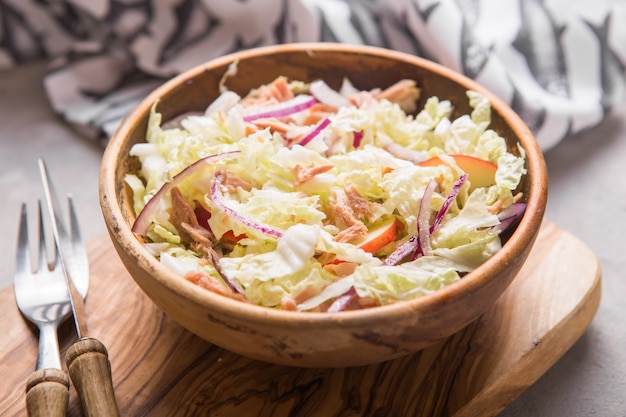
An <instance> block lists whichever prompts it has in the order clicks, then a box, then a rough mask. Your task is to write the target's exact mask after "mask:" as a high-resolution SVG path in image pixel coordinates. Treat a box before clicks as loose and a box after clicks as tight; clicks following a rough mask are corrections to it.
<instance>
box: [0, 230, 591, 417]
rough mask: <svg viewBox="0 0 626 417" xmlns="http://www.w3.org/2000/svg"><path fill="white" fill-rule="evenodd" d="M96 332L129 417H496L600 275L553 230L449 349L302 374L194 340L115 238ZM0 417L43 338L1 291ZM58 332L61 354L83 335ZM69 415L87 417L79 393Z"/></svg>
mask: <svg viewBox="0 0 626 417" xmlns="http://www.w3.org/2000/svg"><path fill="white" fill-rule="evenodd" d="M88 250H89V254H90V261H91V271H92V281H91V287H90V290H89V295H88V297H87V303H86V309H87V313H88V314H89V326H90V331H91V333H92V334H93V335H94V336H96V337H97V338H99V339H100V340H102V341H103V342H104V343H105V344H106V345H107V347H108V349H109V356H110V358H111V363H112V370H113V380H114V385H115V389H116V396H117V400H118V404H119V407H120V411H121V414H122V416H324V417H331V416H381V415H384V416H454V417H461V416H493V415H496V414H498V413H499V412H500V411H501V410H503V409H504V408H505V407H506V406H507V405H508V404H509V403H510V402H511V401H513V400H514V399H515V398H516V397H517V396H518V395H519V394H521V393H522V392H523V391H524V390H525V389H526V388H528V387H529V386H530V385H531V384H532V383H533V382H535V381H536V380H537V379H538V378H539V377H540V376H541V375H542V374H543V373H544V372H545V371H546V370H548V369H549V368H550V367H551V366H552V365H553V364H554V363H555V362H556V361H557V359H558V358H560V357H561V356H562V355H563V354H564V353H565V352H566V351H567V350H568V349H569V348H570V347H571V346H572V344H573V343H574V342H575V341H576V340H577V339H578V338H579V337H580V336H581V335H582V333H583V332H584V331H585V329H586V328H587V327H588V326H589V324H590V323H591V321H592V319H593V317H594V315H595V313H596V311H597V309H598V305H599V303H600V293H601V272H600V265H599V262H598V259H597V258H596V256H595V255H594V254H593V252H591V250H590V249H588V248H587V247H586V246H585V245H584V244H583V243H582V242H581V241H579V240H577V239H576V238H574V237H573V236H572V235H571V234H569V233H567V232H566V231H564V230H563V229H561V228H559V227H558V226H556V225H554V224H553V223H551V222H548V221H546V222H544V224H543V226H542V229H541V232H540V235H539V238H538V240H537V243H536V245H535V247H534V248H533V250H532V252H531V254H530V257H529V259H528V261H527V262H526V264H525V265H524V267H523V269H522V271H521V272H520V274H519V276H518V277H517V278H516V279H515V281H514V282H513V284H512V285H511V286H510V287H509V289H508V290H507V291H506V292H505V293H504V294H503V295H502V297H501V298H500V299H499V300H498V302H497V303H496V305H494V306H493V308H492V309H491V310H489V311H488V312H487V313H485V314H484V315H483V316H481V318H480V319H478V320H477V321H476V322H474V323H473V324H471V325H470V326H468V327H467V328H466V329H464V330H462V331H461V332H459V333H458V334H456V335H454V336H452V337H450V338H448V339H447V340H445V341H443V342H441V343H439V344H437V345H435V346H432V347H430V348H428V349H426V350H423V351H421V352H418V353H416V354H413V355H410V356H406V357H404V358H400V359H396V360H393V361H390V362H385V363H382V364H378V365H371V366H363V367H357V368H346V369H301V368H289V367H284V366H276V365H271V364H267V363H262V362H258V361H254V360H250V359H247V358H244V357H241V356H238V355H236V354H233V353H230V352H227V351H224V350H223V349H221V348H218V347H216V346H214V345H212V344H210V343H208V342H205V341H203V340H201V339H199V338H198V337H196V336H194V335H193V334H191V333H189V332H188V331H186V330H185V329H183V328H182V327H180V326H179V325H177V324H176V323H174V322H173V321H172V320H170V319H169V318H168V317H166V316H165V315H164V314H163V313H161V312H160V311H159V310H158V309H157V308H156V307H155V306H154V304H152V302H151V301H150V300H149V299H148V298H147V297H146V296H145V295H144V294H143V293H142V292H141V290H140V289H139V288H138V287H137V286H136V285H135V283H134V282H133V281H132V279H131V278H130V276H129V275H128V274H127V272H126V270H125V269H124V267H123V266H122V264H121V262H120V261H119V259H118V258H117V255H116V254H115V252H114V250H113V247H112V245H111V243H110V241H109V238H108V236H102V237H101V238H99V239H97V240H95V241H93V242H91V243H90V245H89V247H88ZM0 312H1V314H2V318H1V320H0V376H1V378H0V392H1V393H2V396H1V398H0V415H2V416H5V417H9V416H18V415H19V416H22V415H25V410H24V384H25V381H26V378H27V377H28V375H29V374H30V373H31V372H32V370H33V369H34V366H35V359H36V353H37V352H36V351H37V332H36V330H35V329H34V328H33V327H32V326H30V325H29V324H27V323H26V322H25V321H24V320H23V319H22V317H21V316H20V314H19V311H18V309H17V307H16V306H15V303H14V298H13V289H12V288H6V289H4V290H2V291H1V292H0ZM71 325H72V323H71V320H68V321H67V322H66V323H64V325H63V326H62V327H61V329H60V344H61V346H62V350H63V353H62V354H63V357H64V355H65V349H67V347H68V345H69V344H71V343H72V341H73V338H74V337H75V333H74V331H73V328H72V327H71ZM68 415H70V416H80V415H81V411H80V404H79V402H78V398H77V397H76V392H75V391H74V389H73V388H72V389H71V392H70V410H69V412H68Z"/></svg>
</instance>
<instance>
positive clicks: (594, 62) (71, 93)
mask: <svg viewBox="0 0 626 417" xmlns="http://www.w3.org/2000/svg"><path fill="white" fill-rule="evenodd" d="M623 22H626V2H623V1H621V0H593V1H590V0H246V1H243V0H56V1H55V0H0V69H2V68H11V67H14V66H16V65H19V64H20V63H22V62H25V61H29V60H33V59H36V58H42V57H43V58H47V59H49V60H50V69H49V72H48V73H47V75H46V76H45V79H44V85H45V88H46V91H47V94H48V96H49V99H50V103H51V105H52V106H53V108H54V110H55V111H57V112H58V113H59V114H61V115H62V117H63V118H64V119H65V120H66V121H67V122H68V123H70V124H72V125H73V126H75V127H76V128H78V129H79V130H80V131H81V132H82V133H83V134H84V135H85V136H87V137H89V138H92V139H94V140H98V141H100V142H101V143H103V144H104V143H106V141H107V139H108V138H109V136H110V134H111V133H112V132H113V130H114V129H115V128H116V126H117V125H118V124H119V122H120V121H121V119H122V118H123V117H124V115H126V114H127V113H128V111H129V110H130V109H132V107H133V106H135V105H136V104H137V102H138V101H139V100H140V99H141V98H142V97H144V96H145V95H146V94H147V93H148V92H149V91H150V90H152V89H153V88H155V87H156V86H157V85H158V84H160V83H162V82H163V80H165V79H168V78H170V77H172V76H174V75H176V74H178V73H180V72H181V71H184V70H186V69H188V68H190V67H192V66H195V65H198V64H201V63H202V62H204V61H207V60H210V59H212V58H215V57H218V56H220V55H224V54H226V53H229V52H233V51H236V50H241V49H247V48H252V47H257V46H262V45H270V44H278V43H289V42H309V41H327V42H343V43H348V44H369V45H375V46H382V47H386V48H390V49H396V50H400V51H404V52H408V53H411V54H415V55H420V56H423V57H425V58H429V59H431V60H433V61H436V62H439V63H441V64H443V65H446V66H448V67H450V68H452V69H454V70H457V71H459V72H462V73H464V74H465V75H467V76H469V77H471V78H473V79H475V80H477V81H478V82H479V83H481V84H483V85H484V86H486V87H487V88H489V89H490V90H491V91H493V92H494V93H495V94H497V95H498V96H500V97H501V98H502V99H504V100H505V101H506V102H508V103H509V104H510V105H511V107H512V108H513V109H514V110H516V111H517V112H518V113H519V114H520V115H521V117H522V118H523V119H524V120H525V121H526V123H527V124H528V125H529V127H530V128H531V129H532V130H533V132H534V133H535V135H536V137H537V140H538V142H539V144H540V145H541V147H542V148H543V149H544V151H545V150H548V149H551V148H552V147H554V146H555V145H556V144H557V143H558V142H559V141H561V140H562V139H563V138H565V137H567V136H570V135H571V134H573V133H576V132H579V131H581V130H583V129H587V128H589V127H592V126H594V125H596V124H598V123H599V122H600V121H601V120H603V118H604V117H606V115H607V114H608V113H609V112H610V110H611V109H612V108H614V107H616V106H617V105H620V104H621V103H622V102H623V101H624V98H625V91H626V76H625V62H626V25H623V24H622V25H620V24H619V23H623ZM0 74H1V73H0ZM0 76H1V75H0Z"/></svg>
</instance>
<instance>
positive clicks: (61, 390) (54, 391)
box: [26, 368, 70, 417]
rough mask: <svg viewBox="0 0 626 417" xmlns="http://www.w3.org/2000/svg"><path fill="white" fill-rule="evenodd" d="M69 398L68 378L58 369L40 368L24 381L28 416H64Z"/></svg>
mask: <svg viewBox="0 0 626 417" xmlns="http://www.w3.org/2000/svg"><path fill="white" fill-rule="evenodd" d="M69 398H70V380H69V378H68V377H67V374H66V373H65V372H63V371H62V370H60V369H54V368H46V369H40V370H38V371H35V372H33V373H32V374H31V375H30V377H28V380H27V381H26V409H27V410H28V415H29V417H44V416H50V417H65V415H66V414H67V404H68V401H69Z"/></svg>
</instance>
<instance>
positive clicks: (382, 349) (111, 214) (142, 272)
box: [99, 43, 547, 367]
mask: <svg viewBox="0 0 626 417" xmlns="http://www.w3.org/2000/svg"><path fill="white" fill-rule="evenodd" d="M233 61H238V66H237V75H236V76H234V77H231V78H229V80H228V83H227V85H228V87H229V88H230V89H232V90H234V91H236V92H237V93H239V94H242V95H243V94H245V93H247V92H248V91H249V90H250V89H252V88H255V87H258V86H259V85H261V84H264V83H269V82H271V81H273V80H274V79H275V78H276V77H277V76H279V75H285V76H287V77H289V78H291V79H297V80H303V81H312V80H314V79H317V78H322V79H324V80H325V81H326V82H327V83H328V84H329V85H331V86H332V87H334V88H338V87H339V85H340V83H341V81H342V79H343V78H344V77H346V76H347V77H349V78H350V80H351V81H352V82H353V83H354V84H355V86H356V87H358V88H361V89H370V88H374V87H382V88H384V87H387V86H389V85H391V84H393V83H394V82H395V81H397V80H400V79H402V78H410V79H414V80H416V81H417V84H418V86H419V87H420V88H421V90H422V94H421V97H422V100H425V99H426V98H428V97H430V96H438V97H440V98H441V99H449V100H451V102H452V103H453V105H454V112H455V113H456V114H454V115H453V117H458V116H459V115H461V114H467V113H469V112H470V111H471V109H470V108H469V106H468V103H467V101H468V100H467V97H466V91H467V90H468V89H473V90H476V91H479V92H481V93H482V94H484V95H485V96H487V97H488V98H489V99H490V100H491V103H492V106H493V109H492V124H491V127H492V128H493V129H494V130H496V131H497V132H498V133H499V134H500V135H502V136H503V137H505V138H506V140H507V142H508V147H509V149H510V150H511V151H512V152H514V153H518V150H517V145H518V144H521V146H522V147H523V148H524V149H525V151H526V155H527V167H526V168H527V170H528V173H527V175H526V176H525V178H524V180H523V181H522V184H521V185H520V191H523V193H524V201H525V202H526V203H527V204H528V206H527V210H526V212H525V214H524V216H523V218H522V219H521V221H520V223H519V225H518V227H517V229H516V230H515V231H514V232H513V233H512V235H511V237H510V238H509V240H508V241H507V242H506V243H505V244H504V246H503V248H502V249H501V250H500V251H499V252H497V253H496V254H495V255H494V256H493V257H492V258H491V259H489V260H488V261H487V262H485V263H484V264H483V265H481V266H480V267H479V268H477V269H476V270H475V271H473V272H471V273H469V274H467V275H466V276H465V277H464V278H463V279H461V280H459V281H457V282H455V283H453V284H451V285H449V286H448V287H446V288H444V289H441V290H439V291H437V292H435V293H434V294H432V295H427V296H424V297H422V298H418V299H415V300H412V301H406V302H400V303H397V304H393V305H386V306H381V307H375V308H370V309H364V310H358V311H344V312H340V313H336V314H328V313H302V312H290V311H282V310H273V309H269V308H264V307H259V306H256V305H250V304H247V303H242V302H238V301H235V300H232V299H230V298H228V297H224V296H220V295H217V294H214V293H212V292H210V291H206V290H204V289H202V288H199V287H197V286H196V285H194V284H192V283H190V282H187V281H186V280H184V279H182V278H181V277H180V276H178V275H176V274H175V273H174V272H173V271H171V270H169V269H167V268H166V267H164V266H162V265H161V264H160V263H159V262H158V260H157V259H155V258H154V257H153V256H152V255H150V254H149V253H148V251H147V250H146V249H145V248H144V247H143V246H142V243H141V242H140V241H139V240H138V239H137V237H136V236H135V235H134V234H133V233H132V232H131V225H132V223H133V221H134V219H135V215H134V213H133V210H132V196H131V192H130V190H129V189H128V188H127V187H126V186H125V183H124V176H125V174H126V173H127V172H133V171H135V170H136V169H137V163H136V162H134V161H133V159H131V158H130V157H129V150H130V148H131V146H132V145H133V144H135V143H137V142H143V141H144V137H145V133H146V125H147V120H148V114H149V110H150V106H152V104H153V103H154V101H155V100H156V99H157V98H158V99H159V100H160V103H159V107H158V109H159V111H160V112H161V113H162V114H163V120H168V119H172V118H174V117H176V116H178V115H180V114H182V113H186V112H190V111H203V110H204V109H205V108H206V107H207V105H208V104H209V103H210V102H211V101H213V100H214V99H215V98H216V97H217V96H218V94H219V93H218V84H219V82H220V79H221V78H222V76H223V75H224V72H225V71H226V70H227V68H228V66H229V64H231V63H232V62H233ZM418 104H419V105H420V107H421V105H423V102H422V103H418ZM99 186H100V204H101V206H102V211H103V214H104V219H105V222H106V225H107V228H108V231H109V234H110V236H111V239H112V241H113V244H114V246H115V249H116V250H117V253H118V254H119V257H120V258H121V260H122V262H123V263H124V265H125V266H126V268H127V269H128V271H129V273H130V275H131V276H132V277H133V279H134V280H135V281H136V282H137V284H138V285H139V286H140V287H141V288H142V290H143V291H144V292H145V293H146V294H147V295H148V296H149V297H150V298H151V299H152V301H153V302H154V303H156V305H157V306H159V307H160V308H161V309H162V310H163V311H164V312H165V313H166V314H168V315H169V316H170V317H171V318H172V319H174V320H175V321H176V322H178V323H180V324H181V325H182V326H184V327H185V328H187V329H189V330H190V331H191V332H193V333H195V334H196V335H198V336H200V337H202V338H204V339H206V340H208V341H210V342H212V343H214V344H216V345H218V346H220V347H222V348H224V349H227V350H230V351H233V352H237V353H239V354H241V355H244V356H247V357H250V358H253V359H258V360H262V361H267V362H272V363H276V364H284V365H292V366H303V367H345V366H357V365H365V364H372V363H377V362H382V361H386V360H389V359H393V358H397V357H400V356H403V355H407V354H410V353H413V352H416V351H418V350H421V349H423V348H425V347H427V346H429V345H432V344H434V343H436V342H437V341H440V340H441V339H443V338H446V337H448V336H450V335H452V334H454V333H455V332H457V331H459V330H461V329H462V328H463V327H465V326H466V325H468V324H469V323H470V322H472V321H473V320H475V319H476V318H477V317H478V316H479V315H480V314H481V313H483V312H485V311H486V310H487V309H489V307H490V306H491V305H492V304H493V303H494V301H495V300H496V299H497V298H498V296H500V294H502V292H503V291H504V290H505V289H506V288H507V287H508V286H509V284H510V283H511V281H512V280H513V279H514V277H515V276H516V274H517V273H518V271H519V269H520V267H521V266H522V264H523V263H524V261H525V260H526V258H527V256H528V253H529V251H530V249H531V246H532V245H533V243H534V241H535V238H536V236H537V233H538V232H539V228H540V225H541V222H542V219H543V215H544V210H545V206H546V200H547V173H546V168H545V164H544V160H543V156H542V153H541V151H540V149H539V147H538V145H537V143H536V141H535V139H534V137H533V135H532V134H531V132H530V131H529V129H528V128H527V127H526V125H525V124H524V123H523V122H522V120H521V119H520V118H519V117H518V116H517V115H516V114H515V113H514V112H513V111H512V110H511V109H510V108H509V107H508V106H507V105H506V104H505V103H503V102H502V101H501V100H499V99H498V98H497V97H495V96H494V95H493V94H492V93H490V92H489V91H486V90H485V89H484V88H483V87H481V86H480V85H478V84H477V83H475V82H473V81H471V80H470V79H468V78H466V77H464V76H462V75H460V74H458V73H456V72H453V71H451V70H449V69H446V68H444V67H442V66H440V65H437V64H435V63H433V62H430V61H427V60H424V59H421V58H417V57H414V56H412V55H408V54H404V53H400V52H395V51H390V50H386V49H380V48H375V47H366V46H353V45H352V46H351V45H342V44H333V43H316V44H287V45H279V46H270V47H263V48H258V49H252V50H247V51H243V52H238V53H234V54H231V55H228V56H224V57H221V58H218V59H214V60H212V61H210V62H207V63H206V64H203V65H200V66H198V67H195V68H193V69H191V70H189V71H186V72H185V73H183V74H181V75H179V76H177V77H175V78H173V79H172V80H170V81H168V82H166V83H164V84H163V85H162V86H161V87H159V88H157V89H156V90H155V91H154V92H152V93H151V94H150V95H149V96H148V97H146V98H145V99H144V100H143V101H142V102H141V103H140V104H139V105H138V106H137V107H136V108H135V109H134V110H133V111H132V112H131V113H130V114H129V115H128V116H127V117H126V118H125V120H124V121H123V123H122V124H121V125H120V127H119V128H118V129H117V131H116V132H115V134H114V135H113V136H112V137H111V140H110V143H109V145H108V147H107V149H106V151H105V153H104V156H103V159H102V166H101V173H100V185H99Z"/></svg>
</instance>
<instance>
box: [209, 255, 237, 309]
mask: <svg viewBox="0 0 626 417" xmlns="http://www.w3.org/2000/svg"><path fill="white" fill-rule="evenodd" d="M209 257H210V258H211V263H212V264H213V267H214V268H215V270H216V271H217V273H218V274H219V276H220V277H222V280H224V282H225V283H226V285H228V287H229V288H230V290H231V291H232V292H233V293H235V294H241V295H243V296H244V297H245V292H244V291H243V288H241V286H240V285H239V283H238V282H236V281H235V280H232V279H230V278H229V277H228V275H226V273H225V272H224V270H223V269H222V267H221V266H220V259H219V257H218V255H217V253H216V252H215V251H214V250H213V249H211V250H210V251H209Z"/></svg>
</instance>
